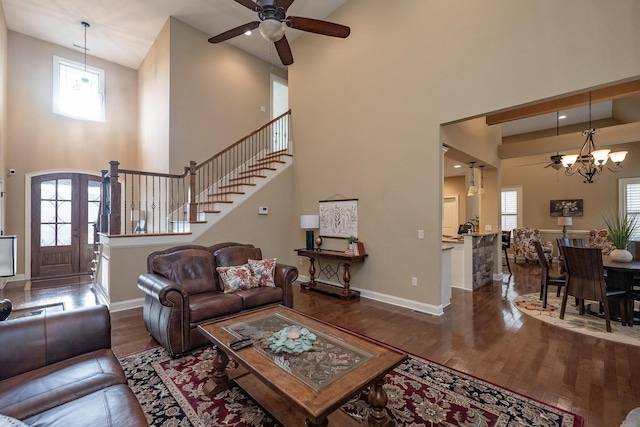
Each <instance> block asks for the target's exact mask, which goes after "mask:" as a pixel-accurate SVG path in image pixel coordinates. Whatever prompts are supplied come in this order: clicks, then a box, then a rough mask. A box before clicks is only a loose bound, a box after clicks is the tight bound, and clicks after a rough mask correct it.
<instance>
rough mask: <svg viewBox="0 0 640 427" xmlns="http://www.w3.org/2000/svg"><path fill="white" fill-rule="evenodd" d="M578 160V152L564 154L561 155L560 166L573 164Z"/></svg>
mask: <svg viewBox="0 0 640 427" xmlns="http://www.w3.org/2000/svg"><path fill="white" fill-rule="evenodd" d="M576 160H578V154H566V155H564V156H562V166H564V167H565V168H567V167H569V166H571V165H573V164H574V163H575V162H576Z"/></svg>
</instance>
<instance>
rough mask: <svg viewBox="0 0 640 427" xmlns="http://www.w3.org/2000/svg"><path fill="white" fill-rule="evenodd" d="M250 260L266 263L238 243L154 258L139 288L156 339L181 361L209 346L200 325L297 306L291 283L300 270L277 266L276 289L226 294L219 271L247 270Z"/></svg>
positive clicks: (188, 247)
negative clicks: (185, 355)
mask: <svg viewBox="0 0 640 427" xmlns="http://www.w3.org/2000/svg"><path fill="white" fill-rule="evenodd" d="M249 259H254V260H261V259H262V251H261V250H260V248H256V247H254V246H253V245H247V244H241V243H233V242H227V243H220V244H217V245H214V246H210V247H206V246H199V245H185V246H177V247H173V248H169V249H166V250H163V251H157V252H152V253H151V254H149V256H148V258H147V273H145V274H142V275H141V276H140V277H139V278H138V287H139V288H140V289H141V290H142V291H143V292H144V293H145V300H144V308H143V317H144V323H145V326H146V327H147V330H148V331H149V333H150V334H151V336H152V337H153V338H155V339H156V341H158V342H159V343H160V344H161V345H162V346H163V347H164V348H166V349H167V350H168V351H169V353H170V354H171V356H173V357H176V356H179V355H181V354H183V353H185V352H187V351H190V350H192V349H194V348H197V347H201V346H203V345H206V344H209V341H208V340H207V339H206V338H205V337H204V335H202V334H201V333H200V332H199V331H198V330H197V327H198V325H199V324H201V323H204V322H206V321H210V320H213V319H216V318H219V317H222V316H227V315H231V314H235V313H239V312H241V311H244V310H250V309H254V308H257V307H261V306H264V305H268V304H283V305H286V306H287V307H292V306H293V290H292V287H291V284H292V283H293V282H294V281H295V280H296V279H297V278H298V269H297V268H296V267H292V266H288V265H284V264H276V267H275V272H274V282H275V287H256V288H252V289H244V290H239V291H236V292H232V293H225V292H224V286H223V283H222V280H221V278H220V274H219V273H218V271H217V270H216V269H217V267H230V266H238V265H243V264H246V263H247V262H248V260H249Z"/></svg>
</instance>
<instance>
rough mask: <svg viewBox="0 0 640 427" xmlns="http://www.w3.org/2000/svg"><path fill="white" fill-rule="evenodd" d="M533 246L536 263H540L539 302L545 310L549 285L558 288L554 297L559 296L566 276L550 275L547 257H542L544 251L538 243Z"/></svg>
mask: <svg viewBox="0 0 640 427" xmlns="http://www.w3.org/2000/svg"><path fill="white" fill-rule="evenodd" d="M532 244H533V246H534V247H535V248H536V252H537V253H538V261H539V262H540V300H541V301H542V308H547V295H548V293H549V285H554V286H556V287H557V288H558V290H557V292H556V296H558V297H559V296H560V288H562V287H563V286H564V284H565V281H566V279H567V276H566V275H564V274H559V275H556V274H552V273H551V269H550V268H549V263H548V262H547V257H545V256H544V249H542V245H541V244H540V242H533V243H532Z"/></svg>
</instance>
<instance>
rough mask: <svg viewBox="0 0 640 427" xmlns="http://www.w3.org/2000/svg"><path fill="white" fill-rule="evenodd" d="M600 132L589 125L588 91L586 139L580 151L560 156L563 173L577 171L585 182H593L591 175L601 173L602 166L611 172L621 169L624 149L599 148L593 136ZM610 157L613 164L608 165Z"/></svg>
mask: <svg viewBox="0 0 640 427" xmlns="http://www.w3.org/2000/svg"><path fill="white" fill-rule="evenodd" d="M598 132H600V131H599V130H598V129H593V127H592V126H591V92H589V129H587V130H583V131H582V136H585V137H586V139H585V141H584V144H582V148H581V149H580V153H578V154H568V155H564V156H562V165H563V166H564V167H565V171H564V173H565V174H566V175H568V176H571V175H573V174H575V173H576V172H577V173H579V174H580V175H581V176H582V177H583V178H584V183H585V184H593V177H594V175H596V174H598V175H599V174H601V173H602V171H603V170H604V168H607V169H609V170H610V171H611V172H620V171H621V170H622V161H623V160H624V158H625V157H626V155H627V152H626V151H616V152H615V153H611V152H610V151H611V150H607V149H601V148H600V146H598V144H596V142H595V141H594V140H593V136H594V135H595V134H597V133H598ZM609 159H611V161H612V162H613V163H615V165H613V166H609V165H608V164H607V160H609Z"/></svg>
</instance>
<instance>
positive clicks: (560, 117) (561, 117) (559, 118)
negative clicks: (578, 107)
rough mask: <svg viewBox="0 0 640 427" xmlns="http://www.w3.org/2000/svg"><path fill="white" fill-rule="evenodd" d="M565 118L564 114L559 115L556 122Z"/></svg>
mask: <svg viewBox="0 0 640 427" xmlns="http://www.w3.org/2000/svg"><path fill="white" fill-rule="evenodd" d="M566 118H567V116H565V115H564V114H563V115H561V116H558V120H562V119H566Z"/></svg>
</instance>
